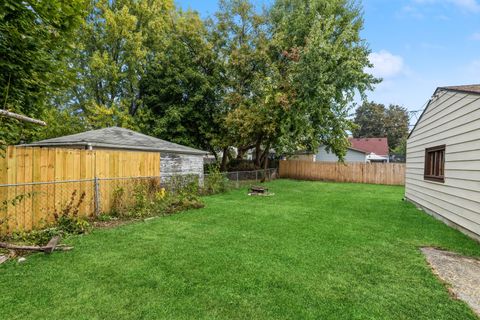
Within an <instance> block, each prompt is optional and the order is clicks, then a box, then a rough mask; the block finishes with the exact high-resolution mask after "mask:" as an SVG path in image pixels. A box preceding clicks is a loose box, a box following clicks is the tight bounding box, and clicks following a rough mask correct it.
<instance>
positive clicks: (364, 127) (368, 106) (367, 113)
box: [353, 102, 409, 154]
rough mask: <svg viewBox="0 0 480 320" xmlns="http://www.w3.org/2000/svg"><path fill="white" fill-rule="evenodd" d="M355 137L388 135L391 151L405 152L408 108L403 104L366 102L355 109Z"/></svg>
mask: <svg viewBox="0 0 480 320" xmlns="http://www.w3.org/2000/svg"><path fill="white" fill-rule="evenodd" d="M354 123H355V124H356V128H355V129H354V130H353V136H354V137H355V138H368V137H387V138H388V146H389V148H390V150H391V151H395V150H397V152H398V153H399V154H404V152H405V150H404V148H403V147H402V144H404V143H405V140H406V137H407V135H408V124H409V116H408V110H407V109H406V108H404V107H402V106H398V105H389V106H388V107H385V105H383V104H378V103H374V102H365V103H363V104H362V105H361V106H360V107H358V108H357V110H356V111H355V119H354Z"/></svg>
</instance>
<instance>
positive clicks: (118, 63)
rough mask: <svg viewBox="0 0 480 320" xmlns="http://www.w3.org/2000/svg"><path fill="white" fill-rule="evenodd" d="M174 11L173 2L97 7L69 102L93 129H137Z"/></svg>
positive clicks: (110, 0) (118, 1)
mask: <svg viewBox="0 0 480 320" xmlns="http://www.w3.org/2000/svg"><path fill="white" fill-rule="evenodd" d="M172 9H173V1H172V0H142V1H137V0H95V1H92V2H91V5H90V8H89V15H88V17H87V19H86V22H85V24H84V25H83V26H82V28H80V29H79V31H78V43H77V45H76V47H75V53H76V54H75V57H74V59H73V60H72V68H73V69H74V70H75V72H76V75H77V76H76V83H75V85H74V86H73V87H72V88H71V90H69V92H67V99H65V101H66V102H68V103H70V104H72V105H73V106H74V108H76V109H80V110H81V111H82V112H83V113H84V115H85V118H86V119H87V120H88V121H89V124H90V126H91V127H102V126H108V125H120V126H126V127H134V126H135V125H134V120H133V118H132V117H133V116H134V115H135V114H136V112H137V111H138V109H139V107H140V106H141V104H142V97H141V95H140V81H141V79H142V77H143V76H144V75H145V70H146V66H147V64H148V62H149V60H152V59H155V56H156V55H157V52H158V51H161V50H162V46H163V40H164V39H165V29H166V26H167V21H168V20H169V19H170V11H171V10H172Z"/></svg>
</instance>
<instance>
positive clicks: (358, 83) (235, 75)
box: [0, 0, 401, 166]
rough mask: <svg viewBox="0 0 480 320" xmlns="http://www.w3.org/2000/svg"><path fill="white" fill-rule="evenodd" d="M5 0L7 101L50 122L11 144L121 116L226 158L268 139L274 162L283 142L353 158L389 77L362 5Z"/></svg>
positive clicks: (287, 0) (338, 1)
mask: <svg viewBox="0 0 480 320" xmlns="http://www.w3.org/2000/svg"><path fill="white" fill-rule="evenodd" d="M1 8H2V11H1V12H0V14H1V16H2V18H3V19H2V24H1V25H0V32H2V37H1V38H0V45H1V47H0V52H1V53H2V54H5V57H7V58H6V59H5V62H4V61H2V64H1V65H0V68H1V69H2V75H0V82H1V84H2V87H3V88H7V89H8V97H7V94H6V92H4V93H3V95H2V98H3V100H2V101H3V104H4V105H8V106H9V108H11V109H12V110H16V111H18V112H22V113H25V114H26V115H31V116H37V117H40V118H41V119H44V120H47V121H48V122H49V126H48V128H46V129H41V130H36V131H35V134H33V135H32V134H30V135H22V134H18V133H19V131H21V130H23V129H22V128H23V127H22V128H20V129H19V128H16V129H12V130H11V131H9V132H15V133H16V137H17V138H16V139H10V141H18V140H19V139H23V140H27V141H28V140H32V139H35V138H48V137H54V136H58V135H64V134H68V133H73V132H78V131H82V130H85V129H91V128H99V127H105V126H112V125H117V126H122V127H128V128H132V129H136V130H140V131H143V132H145V133H147V134H150V135H154V136H157V137H159V138H163V139H167V140H170V141H173V142H177V143H182V144H185V145H189V146H192V147H197V148H202V149H206V150H208V151H210V152H212V153H213V154H214V155H215V156H217V155H219V154H220V151H222V154H223V158H222V160H223V161H222V163H223V164H224V165H225V164H226V162H227V161H228V160H229V158H232V157H233V155H232V151H233V150H236V153H237V158H242V157H243V155H244V153H245V152H246V151H247V150H249V149H254V150H255V152H254V156H255V163H256V165H257V166H261V165H267V161H268V155H269V153H270V150H271V149H275V151H276V152H277V153H288V152H294V151H296V150H314V149H315V148H317V147H318V146H319V145H320V144H324V145H326V146H327V148H328V149H329V150H332V151H333V152H334V153H336V154H337V155H338V156H339V157H340V158H342V157H343V156H344V154H345V151H346V147H347V146H348V140H347V132H348V131H349V130H352V129H353V128H354V126H353V123H352V121H351V120H349V117H348V115H349V112H350V110H351V109H350V108H351V105H352V101H353V98H354V96H355V95H357V94H359V95H360V96H362V97H364V95H365V92H366V91H367V90H370V89H372V85H373V84H375V83H377V82H378V81H377V79H375V78H373V77H372V76H371V75H369V74H368V73H366V72H365V71H364V70H366V69H367V67H369V66H370V63H369V60H368V54H369V53H370V51H369V48H368V45H367V43H366V41H365V40H364V39H362V38H361V36H360V31H361V29H362V27H363V17H362V10H361V7H360V4H359V3H358V2H357V1H350V0H332V1H323V0H276V1H274V2H273V4H272V5H271V6H269V7H265V8H258V7H255V6H254V5H253V3H252V2H251V1H250V0H220V1H219V10H218V11H217V12H216V13H215V14H214V15H213V16H211V17H209V18H207V19H202V18H200V16H199V15H198V13H196V12H193V11H182V10H179V9H178V8H176V7H175V5H174V3H173V0H94V1H86V0H73V1H65V0H53V1H45V0H31V1H23V2H18V1H14V0H6V1H4V4H2V7H1ZM20 39H26V40H25V41H20ZM391 113H392V117H393V114H400V113H401V110H397V109H392V110H391ZM392 121H393V120H392ZM392 123H393V122H392ZM65 124H67V125H65ZM391 126H393V124H392V125H391ZM2 137H5V134H2ZM19 137H21V138H19ZM392 139H397V140H398V139H401V135H400V134H397V135H394V136H392Z"/></svg>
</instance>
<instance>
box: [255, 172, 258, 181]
mask: <svg viewBox="0 0 480 320" xmlns="http://www.w3.org/2000/svg"><path fill="white" fill-rule="evenodd" d="M257 181H258V170H255V182H257Z"/></svg>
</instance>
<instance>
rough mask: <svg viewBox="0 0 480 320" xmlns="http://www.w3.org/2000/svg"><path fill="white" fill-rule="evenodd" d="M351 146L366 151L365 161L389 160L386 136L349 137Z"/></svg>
mask: <svg viewBox="0 0 480 320" xmlns="http://www.w3.org/2000/svg"><path fill="white" fill-rule="evenodd" d="M349 141H350V144H351V145H352V148H355V149H357V150H361V151H364V152H366V153H367V154H368V155H367V162H389V152H388V139H387V138H349Z"/></svg>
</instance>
